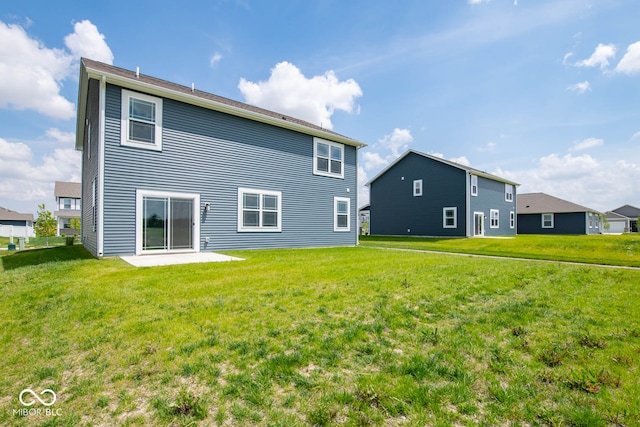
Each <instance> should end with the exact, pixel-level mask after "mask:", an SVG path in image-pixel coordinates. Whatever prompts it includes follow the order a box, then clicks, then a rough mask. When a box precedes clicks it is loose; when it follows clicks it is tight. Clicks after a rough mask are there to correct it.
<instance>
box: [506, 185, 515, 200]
mask: <svg viewBox="0 0 640 427" xmlns="http://www.w3.org/2000/svg"><path fill="white" fill-rule="evenodd" d="M504 200H505V202H513V185H511V184H505V185H504Z"/></svg>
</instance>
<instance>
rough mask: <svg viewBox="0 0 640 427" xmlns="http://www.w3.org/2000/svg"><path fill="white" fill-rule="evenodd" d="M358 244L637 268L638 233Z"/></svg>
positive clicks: (385, 239) (368, 239) (371, 239)
mask: <svg viewBox="0 0 640 427" xmlns="http://www.w3.org/2000/svg"><path fill="white" fill-rule="evenodd" d="M360 244H361V245H363V246H376V247H393V248H401V249H417V250H431V251H442V252H456V253H468V254H478V255H496V256H508V257H516V258H528V259H547V260H558V261H575V262H585V263H589V264H608V265H622V266H631V267H640V233H633V234H623V235H606V234H605V235H593V236H586V235H585V236H577V235H574V236H558V235H553V236H542V235H518V236H516V237H513V238H474V239H468V238H460V239H455V238H454V239H451V238H424V237H389V236H361V237H360Z"/></svg>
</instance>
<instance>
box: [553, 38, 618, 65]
mask: <svg viewBox="0 0 640 427" xmlns="http://www.w3.org/2000/svg"><path fill="white" fill-rule="evenodd" d="M615 54H616V47H615V45H613V44H602V43H600V44H598V46H596V50H595V51H594V52H593V54H592V55H591V56H590V57H589V58H588V59H584V60H582V61H578V62H576V63H575V64H574V65H575V66H577V67H595V66H600V69H601V70H604V69H605V68H607V67H608V66H609V58H611V57H613V56H615ZM565 57H566V56H565Z"/></svg>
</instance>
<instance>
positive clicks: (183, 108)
mask: <svg viewBox="0 0 640 427" xmlns="http://www.w3.org/2000/svg"><path fill="white" fill-rule="evenodd" d="M120 100H121V90H120V88H119V87H116V86H112V85H107V96H106V135H105V173H104V175H105V178H104V180H105V182H104V193H105V194H104V218H105V220H104V255H105V256H109V255H120V254H132V253H134V252H135V226H136V224H135V209H136V189H143V190H155V191H166V192H181V193H197V194H200V203H201V207H200V208H201V211H200V212H201V224H200V242H199V245H200V249H201V250H203V251H206V250H222V249H249V248H280V247H305V246H334V245H354V244H356V243H357V235H356V230H357V226H356V219H357V215H356V212H355V209H356V205H357V204H356V199H355V198H356V192H357V182H356V175H357V171H356V149H355V148H354V147H350V146H345V151H344V157H345V161H344V175H345V176H344V179H337V178H330V177H324V176H318V175H314V174H313V137H311V136H309V135H305V134H302V133H298V132H294V131H290V130H287V129H282V128H278V127H274V126H270V125H267V124H264V123H259V122H255V121H252V120H248V119H243V118H240V117H235V116H230V115H227V114H223V113H220V112H216V111H212V110H208V109H204V108H200V107H196V106H192V105H188V104H184V103H180V102H177V101H173V100H170V99H163V111H162V114H163V134H162V151H151V150H144V149H140V148H134V147H126V146H121V145H120V111H121V105H120ZM238 187H246V188H253V189H259V190H266V191H280V192H282V231H281V232H273V233H271V232H255V233H252V232H241V233H239V232H238V231H237V215H238V200H237V198H238ZM347 189H348V190H349V191H347ZM336 196H337V197H347V198H350V199H351V210H352V212H351V222H352V224H351V230H352V232H350V233H336V232H334V231H333V209H334V205H333V198H334V197H336ZM205 203H210V206H211V207H210V210H209V211H204V204H205ZM207 237H208V238H209V239H210V242H209V243H205V238H207Z"/></svg>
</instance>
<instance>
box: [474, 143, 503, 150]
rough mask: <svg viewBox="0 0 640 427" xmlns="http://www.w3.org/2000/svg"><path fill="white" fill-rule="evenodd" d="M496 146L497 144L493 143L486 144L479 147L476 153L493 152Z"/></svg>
mask: <svg viewBox="0 0 640 427" xmlns="http://www.w3.org/2000/svg"><path fill="white" fill-rule="evenodd" d="M497 146H498V144H496V143H495V142H488V143H487V145H485V146H483V147H479V148H478V151H480V152H492V151H495V149H496V147H497Z"/></svg>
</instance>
